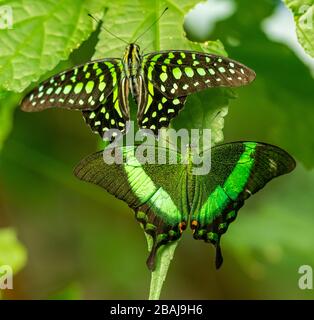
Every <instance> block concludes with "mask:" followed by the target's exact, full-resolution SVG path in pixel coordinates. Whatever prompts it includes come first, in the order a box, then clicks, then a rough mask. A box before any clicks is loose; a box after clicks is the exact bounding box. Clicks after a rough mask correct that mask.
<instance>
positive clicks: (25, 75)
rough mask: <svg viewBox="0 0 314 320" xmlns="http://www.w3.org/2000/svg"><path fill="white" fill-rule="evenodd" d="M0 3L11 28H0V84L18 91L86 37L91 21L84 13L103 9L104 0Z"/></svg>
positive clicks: (90, 29) (89, 30)
mask: <svg viewBox="0 0 314 320" xmlns="http://www.w3.org/2000/svg"><path fill="white" fill-rule="evenodd" d="M0 5H8V6H10V7H11V8H12V11H13V28H12V29H3V30H0V86H1V87H3V88H4V89H6V90H8V91H19V92H20V91H23V90H24V89H25V88H26V87H27V86H28V85H29V84H30V83H31V82H32V81H36V80H38V79H39V77H40V76H41V75H43V74H44V73H45V72H47V71H48V70H51V69H53V68H54V67H55V66H56V65H57V64H58V63H59V62H60V60H65V59H67V58H68V56H69V54H70V53H71V52H72V51H73V50H74V49H76V48H78V46H79V45H80V44H81V43H82V42H83V41H84V40H85V39H87V37H88V36H89V35H90V33H91V32H92V31H93V24H94V23H93V21H92V20H91V19H90V18H89V17H88V15H87V14H88V13H98V12H102V10H103V6H104V5H105V2H104V1H102V0H77V1H75V2H73V1H72V0H63V1H55V0H36V1H35V0H24V1H19V0H12V1H2V2H0ZM94 27H95V25H94Z"/></svg>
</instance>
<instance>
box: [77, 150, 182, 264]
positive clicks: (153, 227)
mask: <svg viewBox="0 0 314 320" xmlns="http://www.w3.org/2000/svg"><path fill="white" fill-rule="evenodd" d="M120 150H122V154H123V159H124V161H123V164H116V163H113V164H107V163H106V162H105V161H104V158H103V153H102V152H99V153H96V154H94V155H91V156H89V157H87V158H86V159H84V160H83V161H81V163H80V164H79V165H78V166H77V167H76V169H75V175H76V176H77V177H78V178H79V179H81V180H84V181H87V182H91V183H94V184H96V185H99V186H101V187H103V188H104V189H105V190H107V191H108V192H109V193H111V194H112V195H114V196H115V197H117V198H119V199H121V200H123V201H125V202H126V203H127V204H128V205H129V207H131V208H132V209H133V210H134V211H135V217H136V219H137V220H138V221H139V222H140V223H141V224H142V225H143V228H144V231H145V232H146V233H147V234H149V235H151V236H152V239H153V247H152V249H151V252H150V255H149V258H148V260H147V265H148V267H149V268H150V269H154V267H155V256H156V252H157V249H158V248H159V247H160V246H161V245H163V244H166V243H169V242H171V241H175V240H177V239H179V238H180V236H181V232H182V231H183V230H184V228H185V226H186V223H187V213H186V210H183V207H184V205H183V207H182V203H181V200H182V197H181V194H182V193H181V186H182V185H183V186H184V185H185V183H184V181H182V179H184V177H185V175H184V174H182V173H183V170H184V167H182V166H179V165H166V166H165V165H154V164H143V165H141V164H140V163H139V162H138V160H137V158H135V157H134V147H124V148H122V149H120ZM126 159H127V160H126ZM173 181H180V182H181V184H177V185H173Z"/></svg>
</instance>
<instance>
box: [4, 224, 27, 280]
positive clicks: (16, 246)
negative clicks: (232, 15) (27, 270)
mask: <svg viewBox="0 0 314 320" xmlns="http://www.w3.org/2000/svg"><path fill="white" fill-rule="evenodd" d="M26 260H27V253H26V249H25V247H24V246H23V245H22V244H21V243H20V242H19V241H18V239H17V236H16V233H15V231H14V230H13V229H11V228H6V229H0V266H2V265H9V266H10V267H11V268H12V269H13V273H14V274H15V273H17V272H18V271H20V270H21V269H22V268H23V267H24V266H25V263H26Z"/></svg>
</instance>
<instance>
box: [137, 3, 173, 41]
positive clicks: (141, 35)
mask: <svg viewBox="0 0 314 320" xmlns="http://www.w3.org/2000/svg"><path fill="white" fill-rule="evenodd" d="M167 10H168V7H166V8H165V10H164V11H163V12H162V13H161V15H160V16H159V17H158V18H157V19H156V20H155V21H154V22H153V23H152V24H151V25H150V26H149V27H148V28H147V29H146V30H145V31H144V32H143V33H142V34H140V35H139V36H138V37H137V38H136V39H135V41H134V42H135V43H136V42H137V40H138V39H139V38H141V37H143V35H144V34H145V33H146V32H147V31H148V30H150V29H151V28H152V27H153V26H154V25H155V24H156V23H157V22H158V21H159V20H160V19H161V17H162V16H163V15H164V14H165V12H166V11H167Z"/></svg>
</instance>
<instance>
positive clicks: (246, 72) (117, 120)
mask: <svg viewBox="0 0 314 320" xmlns="http://www.w3.org/2000/svg"><path fill="white" fill-rule="evenodd" d="M254 78H255V73H254V71H253V70H251V69H249V68H248V67H246V66H244V65H243V64H241V63H239V62H236V61H234V60H230V59H228V58H225V57H221V56H217V55H213V54H206V53H201V52H192V51H184V50H171V51H160V52H155V53H149V54H146V55H141V53H140V48H139V46H138V45H136V44H135V43H131V44H129V45H128V46H127V47H126V50H125V53H124V55H123V58H122V59H103V60H97V61H92V62H89V63H87V64H84V65H81V66H78V67H75V68H73V69H71V70H68V71H65V72H63V73H61V74H58V75H56V76H54V77H52V78H50V79H48V80H47V81H45V82H43V83H42V84H40V85H39V87H37V88H36V89H34V90H33V91H32V92H30V93H29V94H28V95H27V96H26V97H25V98H24V99H23V101H22V110H24V111H40V110H43V109H48V108H53V107H56V108H67V109H75V110H81V111H83V116H84V118H85V120H86V122H87V124H88V125H89V126H90V127H91V129H92V130H93V131H94V132H96V133H99V134H100V136H101V137H103V135H104V133H105V132H106V131H108V130H109V129H113V128H114V129H119V130H120V131H121V132H125V131H126V123H127V121H128V120H130V109H129V101H128V96H129V93H130V94H131V95H132V97H133V98H134V100H135V102H136V104H137V106H138V111H137V122H138V125H139V127H140V128H144V129H150V130H152V131H153V132H154V133H155V134H157V132H158V129H159V128H162V127H168V125H169V123H170V121H171V119H172V118H174V117H175V116H176V115H177V114H178V112H179V111H180V110H181V109H182V108H183V106H184V104H185V102H186V99H187V96H188V95H189V94H191V93H194V92H198V91H200V90H204V89H206V88H213V87H239V86H243V85H247V84H249V83H250V82H251V81H253V80H254Z"/></svg>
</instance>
